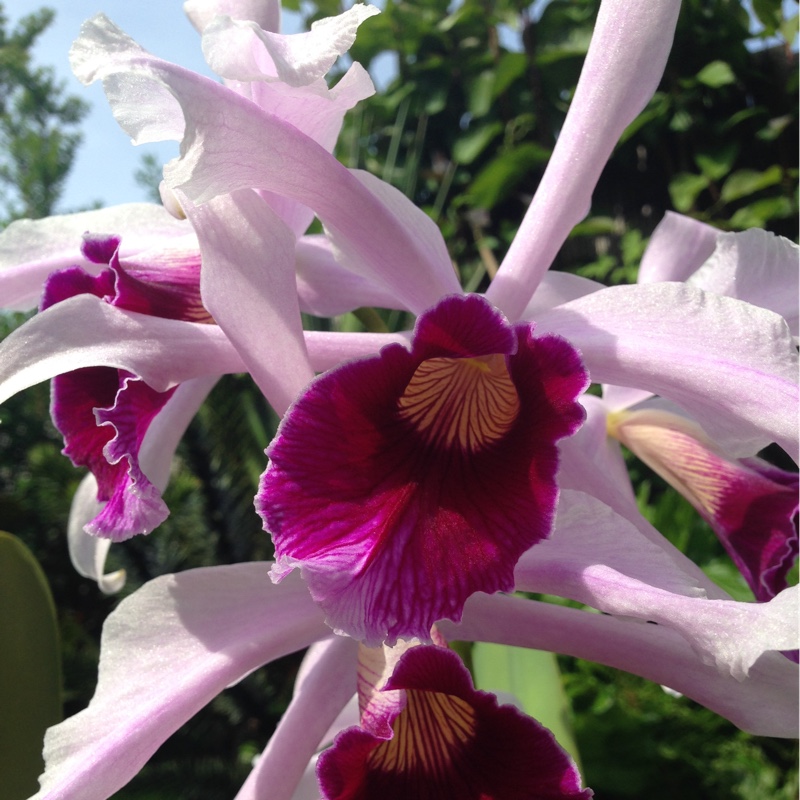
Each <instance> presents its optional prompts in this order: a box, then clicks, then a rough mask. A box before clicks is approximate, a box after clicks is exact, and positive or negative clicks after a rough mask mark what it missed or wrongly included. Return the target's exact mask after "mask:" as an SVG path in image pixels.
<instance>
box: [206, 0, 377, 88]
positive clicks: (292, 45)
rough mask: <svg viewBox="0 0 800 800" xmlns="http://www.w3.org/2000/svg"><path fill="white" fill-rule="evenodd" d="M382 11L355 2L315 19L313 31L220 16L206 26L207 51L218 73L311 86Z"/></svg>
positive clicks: (209, 61)
mask: <svg viewBox="0 0 800 800" xmlns="http://www.w3.org/2000/svg"><path fill="white" fill-rule="evenodd" d="M378 13H380V12H379V10H378V9H377V8H375V6H368V5H363V4H362V3H356V4H355V5H354V6H352V7H351V8H350V9H349V10H347V11H345V12H344V13H342V14H339V15H338V16H335V17H326V18H324V19H320V20H317V21H316V22H313V23H312V24H311V30H310V31H306V32H303V33H295V34H290V35H281V34H279V33H273V32H271V31H265V30H263V29H262V28H261V27H260V26H259V25H258V24H257V23H254V22H248V21H243V20H241V18H238V19H237V18H234V19H230V18H229V17H228V18H225V17H218V18H217V19H216V20H214V21H213V22H212V23H211V24H210V25H208V26H207V27H205V28H204V30H203V55H204V56H205V58H206V61H207V62H208V65H209V66H210V67H211V69H213V70H214V72H216V73H217V75H219V76H221V77H223V78H227V79H229V80H230V79H233V80H237V81H258V80H263V79H273V80H278V81H281V82H283V83H285V84H287V85H288V86H307V85H309V84H311V83H314V82H316V81H318V80H320V79H321V78H323V77H324V76H325V75H326V74H327V72H328V70H329V69H330V68H331V67H332V66H333V65H334V63H335V62H336V60H337V59H338V58H339V56H341V55H344V54H345V53H346V52H347V51H348V50H349V49H350V47H351V46H352V44H353V42H354V41H355V39H356V31H357V30H358V26H359V25H360V24H361V23H362V22H363V21H364V20H365V19H368V18H369V17H371V16H374V15H375V14H378ZM231 16H232V15H231Z"/></svg>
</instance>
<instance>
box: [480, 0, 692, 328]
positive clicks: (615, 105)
mask: <svg viewBox="0 0 800 800" xmlns="http://www.w3.org/2000/svg"><path fill="white" fill-rule="evenodd" d="M679 10H680V0H650V2H647V3H633V4H632V3H629V2H627V0H605V2H603V3H602V5H601V6H600V12H599V13H598V15H597V23H596V25H595V29H594V33H593V34H592V41H591V43H590V45H589V52H588V53H587V55H586V61H585V62H584V65H583V69H582V70H581V76H580V79H579V80H578V86H577V88H576V89H575V95H574V97H573V99H572V103H571V104H570V107H569V112H568V113H567V118H566V119H565V120H564V125H563V127H562V128H561V131H560V133H559V136H558V141H557V142H556V146H555V149H554V150H553V155H552V156H551V158H550V162H549V163H548V165H547V169H546V170H545V173H544V176H543V177H542V180H541V183H540V184H539V187H538V189H537V190H536V194H535V195H534V198H533V201H532V202H531V205H530V207H529V209H528V211H527V213H526V214H525V218H524V219H523V221H522V225H521V226H520V228H519V231H518V232H517V235H516V236H515V237H514V241H513V242H512V244H511V247H510V248H509V251H508V254H507V255H506V257H505V259H504V260H503V263H502V265H501V267H500V270H499V271H498V274H497V277H496V278H495V279H494V281H492V284H491V286H490V287H489V290H488V292H487V293H486V296H487V298H488V299H489V300H490V301H491V302H492V303H494V305H495V306H497V307H498V308H500V309H501V310H502V311H503V312H505V314H506V315H507V316H508V318H509V319H511V320H516V319H519V318H520V316H521V315H522V313H523V310H524V308H525V306H526V305H527V303H528V301H529V300H530V298H531V295H532V294H533V292H534V290H535V289H536V287H537V285H538V284H539V281H540V280H541V278H542V276H543V275H544V273H545V271H546V270H547V268H548V267H549V266H550V264H551V263H552V262H553V259H554V258H555V256H556V253H557V252H558V250H559V248H560V247H561V245H562V244H563V243H564V241H565V240H566V238H567V236H568V234H569V232H570V231H571V230H572V228H573V227H574V226H575V225H576V224H577V223H578V222H579V221H580V220H581V219H582V218H583V217H584V216H585V214H586V213H587V211H588V210H589V206H590V203H591V195H592V192H593V191H594V187H595V185H596V184H597V180H598V178H599V177H600V173H601V172H602V170H603V167H604V166H605V164H606V161H607V160H608V158H609V156H610V155H611V151H612V150H613V149H614V146H615V145H616V143H617V141H618V140H619V137H620V135H621V134H622V132H623V131H624V130H625V128H626V127H627V126H628V125H629V124H630V123H631V122H633V120H634V119H635V118H636V116H637V115H638V114H639V112H640V111H641V110H642V109H643V108H644V107H645V105H646V104H647V102H648V100H650V98H651V97H652V95H653V93H654V92H655V90H656V88H657V86H658V83H659V81H660V80H661V76H662V74H663V72H664V67H665V65H666V63H667V56H668V55H669V51H670V48H671V47H672V38H673V35H674V32H675V24H676V22H677V19H678V11H679Z"/></svg>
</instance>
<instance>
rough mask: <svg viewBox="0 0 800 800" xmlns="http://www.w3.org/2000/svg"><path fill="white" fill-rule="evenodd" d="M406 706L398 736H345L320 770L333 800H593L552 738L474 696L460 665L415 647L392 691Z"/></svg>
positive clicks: (362, 732)
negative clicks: (499, 799) (358, 799)
mask: <svg viewBox="0 0 800 800" xmlns="http://www.w3.org/2000/svg"><path fill="white" fill-rule="evenodd" d="M386 690H387V691H388V692H391V693H395V692H401V693H402V694H403V695H404V696H405V697H404V702H403V703H402V704H401V705H400V706H399V707H397V706H395V707H393V708H392V711H391V719H390V720H387V723H388V722H389V721H391V723H392V727H393V728H394V730H392V728H389V726H388V724H387V725H385V726H381V727H382V729H383V728H385V729H386V731H385V732H384V733H381V734H376V733H374V732H373V731H371V730H370V729H369V728H363V727H359V728H352V729H350V730H346V731H344V732H343V733H341V734H340V735H339V736H338V737H337V738H336V741H335V742H334V745H333V747H332V748H330V749H329V750H326V751H325V752H324V753H323V754H322V755H321V756H320V758H319V761H318V768H317V769H318V775H319V779H320V786H321V788H322V795H323V797H324V798H326V800H345V799H346V798H353V797H381V798H385V799H386V800H401V798H409V797H414V798H415V800H438V799H439V798H442V797H448V798H452V800H477V798H483V797H503V798H512V797H514V798H521V797H536V798H549V799H551V800H558V798H563V800H569V799H570V798H572V800H588V798H590V797H592V795H593V793H592V791H591V790H589V789H586V790H581V780H580V775H579V774H578V771H577V768H576V767H575V764H574V763H573V762H572V760H571V759H570V758H569V756H568V755H567V754H566V753H565V752H564V751H563V750H562V749H561V748H560V747H559V745H558V744H557V743H556V741H555V738H554V737H553V735H552V734H551V733H550V731H548V730H547V729H546V728H544V727H542V726H541V725H540V724H539V723H538V722H536V721H535V720H533V719H531V718H530V717H526V716H525V715H524V714H521V713H520V712H519V711H517V709H516V708H514V707H513V706H507V705H503V706H501V705H498V702H497V698H496V697H494V695H491V694H488V693H487V692H481V691H476V690H475V689H474V688H473V686H472V680H471V678H470V675H469V673H468V672H467V670H466V668H465V667H464V665H463V664H462V663H461V660H460V659H459V658H458V656H457V655H456V654H455V653H453V652H452V651H451V650H448V649H447V648H443V647H435V646H424V645H423V646H420V647H411V648H410V649H409V650H408V651H407V652H406V653H404V654H403V656H402V657H401V658H400V661H399V662H398V664H397V666H396V667H395V669H394V672H393V674H392V676H391V678H390V679H389V681H388V683H387V684H386Z"/></svg>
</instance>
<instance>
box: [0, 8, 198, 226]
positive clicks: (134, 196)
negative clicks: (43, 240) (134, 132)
mask: <svg viewBox="0 0 800 800" xmlns="http://www.w3.org/2000/svg"><path fill="white" fill-rule="evenodd" d="M3 5H4V6H5V10H6V14H7V16H8V17H9V20H10V23H11V25H12V26H13V24H14V23H15V22H16V21H17V20H18V19H19V18H20V17H22V16H24V15H25V14H28V13H30V12H31V11H32V10H33V9H36V8H40V7H42V6H49V7H51V8H54V9H55V10H56V19H55V22H54V23H53V24H52V25H51V27H50V29H48V31H46V32H45V33H44V34H43V35H42V36H41V37H40V39H39V41H38V43H37V47H36V50H35V62H36V64H37V65H40V66H43V65H49V66H52V67H53V68H54V69H55V70H56V73H57V74H58V76H59V77H61V78H62V79H63V80H65V81H66V83H67V86H68V91H69V92H70V93H71V94H76V95H78V96H80V97H83V98H85V99H86V100H88V101H89V102H90V103H91V106H92V110H91V112H90V114H89V116H87V117H86V119H85V120H84V122H83V125H82V130H83V133H84V141H83V145H82V146H81V148H80V150H79V152H78V156H77V160H76V163H75V165H74V166H73V169H72V173H71V174H70V177H69V179H68V183H67V187H66V192H65V194H64V197H63V199H62V201H61V203H60V208H59V210H60V211H71V210H76V209H79V208H82V207H86V206H88V205H90V204H92V203H93V202H95V201H99V202H101V203H102V204H103V205H116V204H118V203H128V202H134V201H139V200H145V199H146V197H145V191H144V190H143V189H142V188H141V187H139V186H138V185H137V184H136V181H135V180H134V177H133V175H134V172H135V171H136V169H137V168H138V167H139V164H140V160H141V155H142V154H143V153H145V152H153V153H155V154H156V155H157V156H158V158H159V160H160V161H161V162H162V163H163V162H165V161H168V160H169V159H170V158H172V157H173V156H174V155H176V154H177V152H178V147H177V143H173V142H169V143H164V144H159V145H142V146H141V147H134V146H133V145H132V144H131V143H130V139H129V137H128V136H127V135H126V134H125V133H124V132H123V131H122V130H121V129H120V128H119V126H118V125H117V123H116V122H115V121H114V118H113V117H112V115H111V111H110V109H109V107H108V103H107V102H106V99H105V95H104V94H103V90H102V88H101V86H100V84H99V82H98V83H96V84H93V85H92V86H88V87H87V86H83V84H81V83H80V81H78V80H77V79H76V78H75V77H74V76H73V75H72V72H71V70H70V68H69V61H68V53H69V48H70V45H71V44H72V42H73V40H74V39H75V38H76V37H77V36H78V33H79V31H80V27H81V23H82V22H83V21H84V20H86V19H88V18H89V17H91V16H93V15H94V14H96V13H98V12H99V11H102V12H103V13H104V14H106V16H108V17H110V18H111V19H112V20H113V21H114V22H115V23H116V24H117V25H118V26H119V27H120V28H122V29H123V30H124V31H125V32H126V33H127V34H128V35H130V36H132V37H133V38H134V39H136V41H137V42H139V44H141V45H142V46H143V47H145V48H146V49H147V50H149V51H150V52H151V53H154V54H156V55H159V56H162V57H163V58H166V59H168V60H170V61H174V62H176V63H178V64H181V65H182V66H185V67H189V68H190V69H193V70H195V71H197V72H203V73H204V74H207V75H210V74H211V73H210V71H209V70H208V67H207V66H206V63H205V61H204V60H203V55H202V52H201V50H200V37H199V36H198V35H197V33H196V32H195V30H194V28H193V27H192V26H191V24H190V23H189V21H188V19H187V18H186V16H185V15H184V13H183V2H182V0H4V2H3Z"/></svg>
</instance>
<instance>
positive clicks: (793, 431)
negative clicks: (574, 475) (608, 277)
mask: <svg viewBox="0 0 800 800" xmlns="http://www.w3.org/2000/svg"><path fill="white" fill-rule="evenodd" d="M539 331H541V332H544V331H558V333H559V334H560V335H561V336H564V337H565V338H566V339H568V340H569V341H571V342H572V343H573V344H574V345H575V347H577V348H578V349H579V350H580V351H581V353H582V355H583V358H584V360H585V362H586V365H587V367H588V368H589V371H590V373H591V377H592V380H593V381H594V382H597V383H600V382H602V383H613V384H619V385H620V386H629V387H633V388H638V389H646V390H648V391H651V392H653V393H655V394H659V395H661V396H663V397H666V398H668V399H669V400H672V401H673V402H675V403H676V404H677V405H678V406H680V407H681V408H683V409H684V410H685V411H687V412H688V413H689V414H690V415H691V416H692V417H693V418H694V419H696V420H697V422H698V423H699V424H700V425H701V426H702V427H703V428H704V429H705V430H706V432H707V433H708V434H709V436H711V438H712V439H714V440H715V441H718V442H719V443H720V445H721V446H723V447H725V449H726V450H728V451H730V452H731V454H732V455H734V456H736V457H741V456H748V455H752V454H753V453H755V452H757V451H758V450H760V449H762V448H763V447H766V445H768V444H770V443H771V442H778V444H780V445H781V446H782V447H783V448H784V449H785V450H787V452H788V453H789V454H790V455H792V456H793V457H794V458H795V459H797V457H798V456H797V451H798V447H797V438H798V429H797V407H798V406H797V350H796V348H795V346H794V342H793V340H792V336H791V334H790V332H789V329H788V327H787V325H786V323H785V322H784V320H783V319H782V318H781V317H779V316H778V315H777V314H774V313H773V312H771V311H766V310H764V309H761V308H757V307H756V306H752V305H750V304H749V303H744V302H741V301H739V300H734V299H732V298H729V297H721V296H719V295H715V294H711V293H710V292H703V291H700V290H698V289H694V288H692V287H689V286H686V285H685V284H678V283H662V284H649V285H646V286H613V287H610V288H608V289H604V290H602V291H599V292H594V293H592V294H589V295H586V296H585V297H582V298H579V299H578V300H574V301H572V302H570V303H566V304H564V305H563V306H559V307H558V308H555V309H553V310H552V311H548V312H545V313H544V314H543V315H542V316H541V317H540V319H539V321H538V326H537V332H539Z"/></svg>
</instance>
